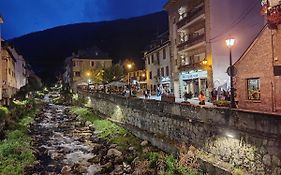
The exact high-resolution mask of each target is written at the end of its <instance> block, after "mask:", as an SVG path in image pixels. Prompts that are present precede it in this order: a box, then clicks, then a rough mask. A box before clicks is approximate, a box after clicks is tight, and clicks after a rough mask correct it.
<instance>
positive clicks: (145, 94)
mask: <svg viewBox="0 0 281 175" xmlns="http://www.w3.org/2000/svg"><path fill="white" fill-rule="evenodd" d="M143 95H144V97H145V99H147V98H148V94H147V89H146V90H143Z"/></svg>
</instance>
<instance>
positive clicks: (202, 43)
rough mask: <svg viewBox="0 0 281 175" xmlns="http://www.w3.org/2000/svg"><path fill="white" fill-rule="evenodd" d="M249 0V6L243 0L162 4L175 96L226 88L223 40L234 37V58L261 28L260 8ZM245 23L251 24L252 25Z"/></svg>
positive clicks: (173, 0)
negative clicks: (165, 13) (235, 39)
mask: <svg viewBox="0 0 281 175" xmlns="http://www.w3.org/2000/svg"><path fill="white" fill-rule="evenodd" d="M249 1H250V0H249ZM252 1H254V0H252ZM247 2H248V1H247ZM253 3H254V2H253ZM253 3H249V4H248V5H249V7H247V6H246V5H245V0H235V1H232V0H225V1H221V0H169V1H168V2H167V3H166V5H165V6H164V8H165V9H166V11H167V12H168V14H169V31H170V41H171V52H172V61H171V66H172V69H171V71H172V74H171V75H172V77H171V78H172V85H173V87H172V88H173V89H174V93H175V96H176V97H177V98H178V97H182V96H183V94H184V93H185V92H192V93H193V96H194V97H197V94H198V93H199V91H201V90H202V91H204V92H205V93H206V95H207V97H208V96H209V95H210V91H211V90H212V89H213V88H223V89H224V90H228V89H229V87H230V79H229V76H228V75H227V73H226V70H227V68H228V66H229V52H228V49H227V47H226V45H225V40H226V39H227V38H228V37H229V35H232V36H233V37H235V38H237V41H238V43H239V44H237V45H235V48H233V60H234V61H236V60H237V59H238V58H239V57H240V56H241V55H242V54H243V52H244V51H245V49H246V48H247V47H248V45H249V44H250V41H252V40H253V38H254V37H255V34H257V33H258V32H259V31H260V29H261V28H262V27H263V23H264V20H263V18H262V17H261V16H260V13H259V11H260V7H259V6H258V5H257V4H256V5H255V6H253ZM255 3H256V2H255ZM241 7H243V8H241ZM249 9H250V10H249ZM253 12H255V13H253ZM237 21H238V22H237ZM247 21H248V22H247ZM249 23H255V27H253V25H250V24H249Z"/></svg>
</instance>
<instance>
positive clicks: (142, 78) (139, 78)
mask: <svg viewBox="0 0 281 175" xmlns="http://www.w3.org/2000/svg"><path fill="white" fill-rule="evenodd" d="M128 75H129V82H130V83H131V84H134V85H138V86H139V87H140V88H141V89H146V88H147V84H146V71H145V70H143V69H142V70H136V71H131V72H129V73H128ZM128 75H127V81H128Z"/></svg>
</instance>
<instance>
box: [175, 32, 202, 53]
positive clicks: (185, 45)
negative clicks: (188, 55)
mask: <svg viewBox="0 0 281 175" xmlns="http://www.w3.org/2000/svg"><path fill="white" fill-rule="evenodd" d="M202 41H205V33H203V34H201V35H190V36H189V39H188V40H187V41H184V42H182V43H180V44H179V45H178V46H177V47H178V50H179V51H182V50H184V49H186V48H189V47H191V46H193V45H195V44H198V43H200V42H202Z"/></svg>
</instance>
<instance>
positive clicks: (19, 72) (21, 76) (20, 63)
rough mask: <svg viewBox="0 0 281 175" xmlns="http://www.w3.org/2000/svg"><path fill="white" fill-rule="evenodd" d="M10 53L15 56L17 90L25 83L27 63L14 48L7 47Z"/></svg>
mask: <svg viewBox="0 0 281 175" xmlns="http://www.w3.org/2000/svg"><path fill="white" fill-rule="evenodd" d="M8 49H9V50H10V53H11V54H12V55H13V57H14V58H15V60H16V62H15V76H16V88H17V89H18V90H19V89H20V88H22V87H23V86H25V85H26V84H27V78H28V74H27V70H26V69H27V66H26V65H27V63H26V61H25V59H24V58H23V56H22V55H19V54H18V52H17V51H16V49H15V48H13V47H8Z"/></svg>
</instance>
